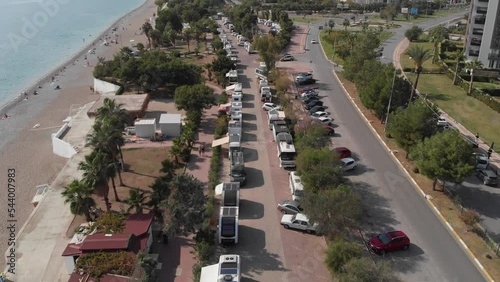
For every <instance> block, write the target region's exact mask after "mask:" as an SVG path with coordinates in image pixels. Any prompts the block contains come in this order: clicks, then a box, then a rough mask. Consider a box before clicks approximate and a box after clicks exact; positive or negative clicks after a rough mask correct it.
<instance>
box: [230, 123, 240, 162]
mask: <svg viewBox="0 0 500 282" xmlns="http://www.w3.org/2000/svg"><path fill="white" fill-rule="evenodd" d="M241 132H242V131H241V127H236V126H233V127H228V137H229V155H228V157H229V159H230V160H231V159H232V155H233V154H234V153H235V152H241Z"/></svg>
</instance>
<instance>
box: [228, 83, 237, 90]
mask: <svg viewBox="0 0 500 282" xmlns="http://www.w3.org/2000/svg"><path fill="white" fill-rule="evenodd" d="M234 88H236V84H233V85H231V86H228V87H226V91H233V90H234Z"/></svg>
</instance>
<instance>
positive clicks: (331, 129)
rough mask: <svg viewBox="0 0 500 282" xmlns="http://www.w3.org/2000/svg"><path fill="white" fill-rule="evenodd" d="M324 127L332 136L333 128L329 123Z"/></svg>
mask: <svg viewBox="0 0 500 282" xmlns="http://www.w3.org/2000/svg"><path fill="white" fill-rule="evenodd" d="M325 129H326V132H327V134H328V135H330V136H332V135H334V134H335V129H333V127H331V126H330V125H325Z"/></svg>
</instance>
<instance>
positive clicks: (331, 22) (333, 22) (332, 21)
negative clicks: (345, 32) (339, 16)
mask: <svg viewBox="0 0 500 282" xmlns="http://www.w3.org/2000/svg"><path fill="white" fill-rule="evenodd" d="M328 27H329V28H330V29H329V30H328V34H330V32H332V28H334V27H335V21H334V20H329V21H328Z"/></svg>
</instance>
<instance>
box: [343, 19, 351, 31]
mask: <svg viewBox="0 0 500 282" xmlns="http://www.w3.org/2000/svg"><path fill="white" fill-rule="evenodd" d="M350 25H351V22H350V21H349V20H348V19H344V21H343V22H342V26H344V30H346V31H347V28H348V27H349V26H350Z"/></svg>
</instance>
